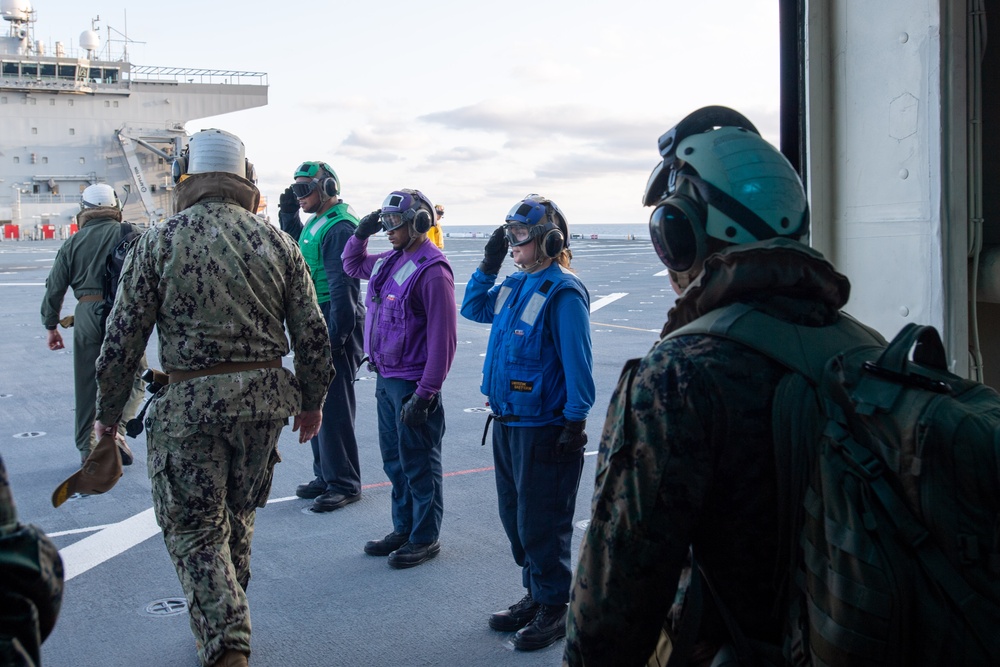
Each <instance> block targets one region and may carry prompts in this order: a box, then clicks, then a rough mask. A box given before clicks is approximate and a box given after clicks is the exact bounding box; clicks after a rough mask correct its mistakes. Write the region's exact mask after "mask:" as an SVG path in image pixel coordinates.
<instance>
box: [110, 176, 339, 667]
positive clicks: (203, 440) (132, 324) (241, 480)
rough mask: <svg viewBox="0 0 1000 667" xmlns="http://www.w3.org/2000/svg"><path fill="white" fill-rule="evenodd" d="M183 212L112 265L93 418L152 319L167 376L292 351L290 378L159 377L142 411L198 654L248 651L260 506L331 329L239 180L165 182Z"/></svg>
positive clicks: (251, 191)
mask: <svg viewBox="0 0 1000 667" xmlns="http://www.w3.org/2000/svg"><path fill="white" fill-rule="evenodd" d="M176 196H177V207H178V209H183V210H181V212H180V213H178V214H176V215H174V216H173V217H172V218H170V219H169V220H167V221H166V222H165V223H163V224H161V225H158V226H156V227H154V228H151V229H149V230H147V231H146V232H145V233H144V234H143V235H142V237H140V238H139V240H138V241H137V243H136V246H135V248H134V250H133V252H132V254H131V256H130V257H129V259H128V260H126V263H125V266H124V269H123V271H122V279H121V284H120V287H119V295H118V299H117V301H116V302H115V307H114V308H113V309H112V311H111V315H110V317H109V320H108V332H107V336H106V338H105V341H104V346H103V348H102V350H101V357H100V359H99V360H98V384H99V387H100V392H99V395H98V412H97V417H98V419H99V420H100V421H101V422H102V423H104V424H112V423H114V420H115V419H116V418H117V417H118V415H119V414H120V412H121V408H122V406H123V405H124V403H125V399H126V397H127V390H128V387H127V386H126V385H123V384H121V382H120V380H119V378H121V377H124V376H125V375H126V374H127V372H128V371H129V370H130V369H132V368H134V367H135V365H136V363H138V360H139V357H140V356H141V355H142V351H143V350H144V349H145V347H146V341H147V339H148V337H149V335H150V333H151V331H152V329H153V325H154V324H155V325H156V329H157V332H158V336H159V354H160V363H161V365H162V367H163V370H164V371H166V372H167V373H172V372H176V371H193V370H199V369H205V368H209V367H212V366H215V365H217V364H220V363H224V362H246V363H265V362H269V361H272V360H280V359H281V358H282V357H284V356H285V355H286V354H287V353H288V351H289V346H288V340H287V339H286V337H285V325H286V323H287V327H288V332H289V334H290V336H291V343H292V348H293V349H294V350H295V361H294V363H295V375H292V373H290V372H289V371H288V370H286V369H284V368H262V369H257V370H249V371H241V372H236V373H227V374H221V375H206V376H203V377H197V378H194V379H189V380H185V381H180V382H175V383H171V384H169V385H168V386H167V387H166V388H165V389H163V390H162V391H161V392H160V394H158V396H157V399H156V400H155V401H154V403H153V407H152V408H151V410H150V413H149V415H148V416H147V418H146V426H147V428H148V465H149V476H150V479H151V480H152V490H153V506H154V508H155V511H156V518H157V523H158V524H159V525H160V528H162V529H163V538H164V541H165V542H166V545H167V550H168V551H169V552H170V555H171V557H172V558H173V561H174V565H175V567H176V569H177V576H178V578H179V579H180V582H181V585H182V587H183V588H184V592H185V594H186V596H187V601H188V605H189V607H190V612H191V629H192V631H193V632H194V634H195V637H196V638H197V640H198V647H199V648H198V652H199V658H200V659H201V661H202V662H203V663H204V664H206V665H210V664H212V663H213V662H214V661H216V660H218V659H219V657H220V656H221V655H222V653H223V652H224V651H225V650H227V649H234V650H237V651H240V652H243V653H246V654H249V653H250V617H249V610H248V607H247V599H246V593H245V590H246V587H247V584H248V583H249V580H250V541H251V538H252V536H253V526H254V518H255V513H256V508H257V507H263V506H264V503H265V502H266V500H267V497H268V493H269V492H270V487H271V479H272V475H273V472H274V465H275V463H277V462H278V461H279V460H280V457H279V455H278V452H277V449H276V445H277V440H278V435H279V432H280V431H281V428H282V427H283V426H284V425H285V424H286V423H287V419H288V417H290V416H293V415H297V414H298V413H299V412H301V411H309V410H318V409H320V408H321V407H322V405H323V400H324V398H325V394H326V388H327V385H329V383H330V379H331V377H332V372H333V371H332V361H331V357H330V339H329V336H328V334H327V328H326V323H325V321H324V320H323V315H322V313H321V312H320V310H319V307H318V306H317V305H316V294H315V292H314V290H313V286H312V282H311V280H310V279H309V272H308V270H307V268H306V265H305V262H304V261H303V259H302V255H301V254H300V253H299V250H298V248H297V247H296V245H295V242H294V241H292V240H291V239H290V238H289V237H288V236H287V235H285V234H284V233H282V232H281V231H280V230H278V229H277V228H275V227H272V226H271V225H270V224H268V223H267V222H266V221H264V220H262V219H260V218H258V217H256V216H255V215H252V214H251V213H249V212H248V211H252V210H256V205H257V201H258V198H259V196H260V195H259V193H258V191H257V188H256V187H254V186H253V185H252V184H251V183H250V182H249V181H246V180H244V179H242V178H240V177H238V176H234V175H232V174H227V173H222V172H213V173H208V174H196V175H191V176H189V177H188V178H187V179H186V180H184V181H183V182H181V183H180V184H179V185H178V186H177V189H176Z"/></svg>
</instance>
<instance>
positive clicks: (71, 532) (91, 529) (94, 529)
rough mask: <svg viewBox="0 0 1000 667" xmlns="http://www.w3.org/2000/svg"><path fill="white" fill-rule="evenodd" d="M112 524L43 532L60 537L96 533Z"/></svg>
mask: <svg viewBox="0 0 1000 667" xmlns="http://www.w3.org/2000/svg"><path fill="white" fill-rule="evenodd" d="M112 525H114V524H110V523H106V524H104V525H103V526H87V527H86V528H73V529H71V530H60V531H59V532H58V533H45V534H46V535H48V536H49V537H62V536H63V535H79V534H80V533H96V532H97V531H99V530H104V529H105V528H107V527H108V526H112Z"/></svg>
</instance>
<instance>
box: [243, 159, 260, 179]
mask: <svg viewBox="0 0 1000 667" xmlns="http://www.w3.org/2000/svg"><path fill="white" fill-rule="evenodd" d="M244 162H245V163H246V164H245V165H244V167H243V171H244V178H246V179H247V180H248V181H250V182H251V183H253V184H254V185H256V184H257V168H256V167H254V166H253V162H251V161H250V160H247V159H244Z"/></svg>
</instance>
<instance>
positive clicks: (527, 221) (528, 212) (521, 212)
mask: <svg viewBox="0 0 1000 667" xmlns="http://www.w3.org/2000/svg"><path fill="white" fill-rule="evenodd" d="M544 217H545V204H542V203H541V202H537V201H533V200H531V199H525V200H524V201H522V202H518V203H517V204H515V205H514V208H512V209H510V213H508V214H507V219H506V221H507V222H519V223H521V224H522V225H537V224H538V223H539V221H540V220H541V219H542V218H544Z"/></svg>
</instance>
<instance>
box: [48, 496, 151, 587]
mask: <svg viewBox="0 0 1000 667" xmlns="http://www.w3.org/2000/svg"><path fill="white" fill-rule="evenodd" d="M159 532H160V527H159V526H157V525H156V517H155V516H154V515H153V508H152V507H150V508H149V509H148V510H145V511H144V512H139V513H138V514H136V515H135V516H131V517H129V518H127V519H125V520H124V521H119V522H118V523H113V524H111V525H109V526H108V527H106V528H104V529H102V530H101V531H100V532H99V533H95V534H94V535H91V536H90V537H85V538H83V539H82V540H80V541H79V542H74V543H73V544H71V545H69V546H68V547H64V548H62V549H60V550H59V554H60V555H61V556H62V559H63V567H64V568H65V572H66V576H65V580H66V581H69V580H70V579H72V578H73V577H75V576H77V575H80V574H83V573H84V572H86V571H88V570H90V569H92V568H95V567H97V566H98V565H100V564H101V563H103V562H104V561H106V560H110V559H111V558H114V557H115V556H117V555H118V554H120V553H123V552H125V551H127V550H129V549H131V548H132V547H134V546H135V545H137V544H140V543H142V542H145V541H146V540H148V539H149V538H151V537H153V536H154V535H156V534H158V533H159Z"/></svg>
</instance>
